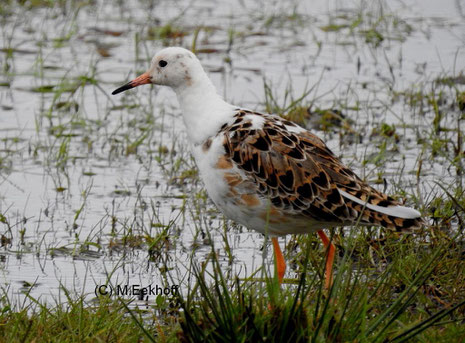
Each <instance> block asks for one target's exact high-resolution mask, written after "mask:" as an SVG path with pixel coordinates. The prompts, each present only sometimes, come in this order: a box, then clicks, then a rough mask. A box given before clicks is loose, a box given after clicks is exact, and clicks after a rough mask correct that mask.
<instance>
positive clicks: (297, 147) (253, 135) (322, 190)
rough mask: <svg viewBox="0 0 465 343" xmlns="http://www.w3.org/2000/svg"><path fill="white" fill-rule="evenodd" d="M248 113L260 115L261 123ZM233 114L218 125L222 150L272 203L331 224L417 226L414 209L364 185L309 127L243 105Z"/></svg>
mask: <svg viewBox="0 0 465 343" xmlns="http://www.w3.org/2000/svg"><path fill="white" fill-rule="evenodd" d="M253 116H260V117H262V118H263V119H264V120H263V121H261V122H260V123H261V125H260V127H257V125H256V124H255V123H254V121H253ZM236 118H237V119H236V120H235V122H234V123H233V124H232V125H228V126H225V127H223V129H222V134H223V135H224V144H223V145H224V148H225V153H226V155H227V156H228V157H229V158H230V160H231V162H232V163H234V164H235V165H236V166H237V167H238V168H239V169H241V170H242V171H244V173H245V175H246V176H247V178H250V179H251V181H253V183H254V184H256V185H258V191H259V193H260V194H261V196H263V197H265V198H269V199H270V200H271V203H272V206H275V207H276V208H279V209H282V210H285V211H288V212H289V213H292V214H295V213H299V214H302V215H304V216H307V217H310V218H312V219H315V220H318V221H322V222H327V223H332V224H337V223H340V224H349V223H357V222H358V223H360V224H363V225H381V226H384V227H388V228H392V229H397V230H404V229H407V228H409V227H412V226H418V220H417V219H418V218H417V217H419V213H418V212H416V211H415V210H413V209H409V208H406V207H403V206H400V205H399V203H397V202H396V201H395V200H394V199H393V198H391V197H389V196H387V195H385V194H383V193H381V192H379V191H378V190H376V189H374V188H372V187H370V186H369V185H367V184H366V183H365V182H363V181H362V180H361V179H360V178H359V177H358V176H357V175H356V174H355V173H354V172H353V171H351V170H350V169H349V168H347V167H346V166H344V165H343V164H342V162H341V161H340V160H339V159H338V158H337V157H336V156H335V155H334V154H333V153H332V152H331V150H330V149H328V147H327V146H326V145H325V144H324V142H323V141H322V140H321V139H319V138H318V137H316V136H315V135H313V134H312V133H310V132H309V131H307V130H304V129H302V128H301V127H299V126H297V125H296V124H294V123H292V122H290V121H286V120H284V119H282V118H280V117H277V116H272V115H263V114H259V113H255V112H251V111H246V110H240V111H238V112H237V114H236ZM396 208H397V209H399V210H398V211H395V209H396ZM383 209H390V210H386V211H383ZM400 209H404V212H405V211H407V212H406V213H407V214H408V215H405V213H404V212H402V210H400ZM409 211H410V212H409ZM411 211H413V212H411ZM397 213H398V214H397ZM416 214H418V215H416Z"/></svg>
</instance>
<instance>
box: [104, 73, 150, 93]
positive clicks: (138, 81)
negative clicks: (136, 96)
mask: <svg viewBox="0 0 465 343" xmlns="http://www.w3.org/2000/svg"><path fill="white" fill-rule="evenodd" d="M148 83H151V80H150V75H149V73H143V74H142V75H140V76H138V77H136V78H135V79H134V80H132V81H129V82H128V83H126V84H125V85H124V86H121V87H120V88H118V89H115V90H114V91H113V92H112V93H111V94H113V95H115V94H118V93H121V92H124V91H127V90H128V89H131V88H134V87H137V86H141V85H146V84H148Z"/></svg>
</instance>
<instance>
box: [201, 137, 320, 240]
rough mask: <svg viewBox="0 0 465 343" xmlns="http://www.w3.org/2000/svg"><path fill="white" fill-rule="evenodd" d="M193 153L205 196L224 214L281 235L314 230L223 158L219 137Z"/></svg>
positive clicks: (267, 231) (247, 225)
mask: <svg viewBox="0 0 465 343" xmlns="http://www.w3.org/2000/svg"><path fill="white" fill-rule="evenodd" d="M193 154H194V157H195V160H196V163H197V167H198V169H199V172H200V176H201V178H202V181H203V182H204V184H205V188H206V190H207V192H208V195H209V197H210V198H211V199H212V201H213V202H214V203H215V205H216V206H217V207H218V208H219V209H220V210H221V211H222V212H223V213H224V214H225V215H226V217H228V218H229V219H232V220H234V221H236V222H238V223H239V224H242V225H244V226H246V227H247V228H249V229H253V230H256V231H258V232H261V233H263V234H265V233H269V234H271V235H285V234H292V233H308V232H312V231H316V230H317V228H316V227H312V223H311V220H309V219H308V218H297V217H293V216H289V215H288V214H287V213H284V212H280V211H277V210H276V209H274V208H272V206H270V202H269V201H268V200H266V199H264V198H262V197H260V196H259V194H258V186H257V185H256V184H254V183H253V182H252V181H250V180H249V179H248V178H247V177H246V175H245V174H244V172H243V171H241V170H239V169H238V168H237V167H236V166H233V165H232V164H231V163H230V162H227V161H226V160H225V159H224V148H223V145H222V139H221V137H215V138H214V139H212V140H211V142H210V144H209V146H208V148H207V147H206V146H205V145H198V146H194V148H193Z"/></svg>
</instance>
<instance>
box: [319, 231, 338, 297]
mask: <svg viewBox="0 0 465 343" xmlns="http://www.w3.org/2000/svg"><path fill="white" fill-rule="evenodd" d="M318 236H320V239H321V240H322V242H323V244H324V246H325V248H326V249H327V250H328V258H327V260H326V277H325V287H326V289H329V288H331V285H332V284H333V262H334V253H335V251H336V248H335V247H334V244H333V243H331V242H330V241H329V238H328V236H326V234H325V233H324V231H323V230H320V231H318ZM328 245H329V248H328Z"/></svg>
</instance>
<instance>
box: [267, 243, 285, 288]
mask: <svg viewBox="0 0 465 343" xmlns="http://www.w3.org/2000/svg"><path fill="white" fill-rule="evenodd" d="M271 240H272V242H273V248H274V256H275V258H276V272H277V273H278V281H279V283H282V282H283V277H284V273H285V272H286V262H285V261H284V257H283V253H282V252H281V248H280V247H279V242H278V239H277V238H276V237H272V238H271Z"/></svg>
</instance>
